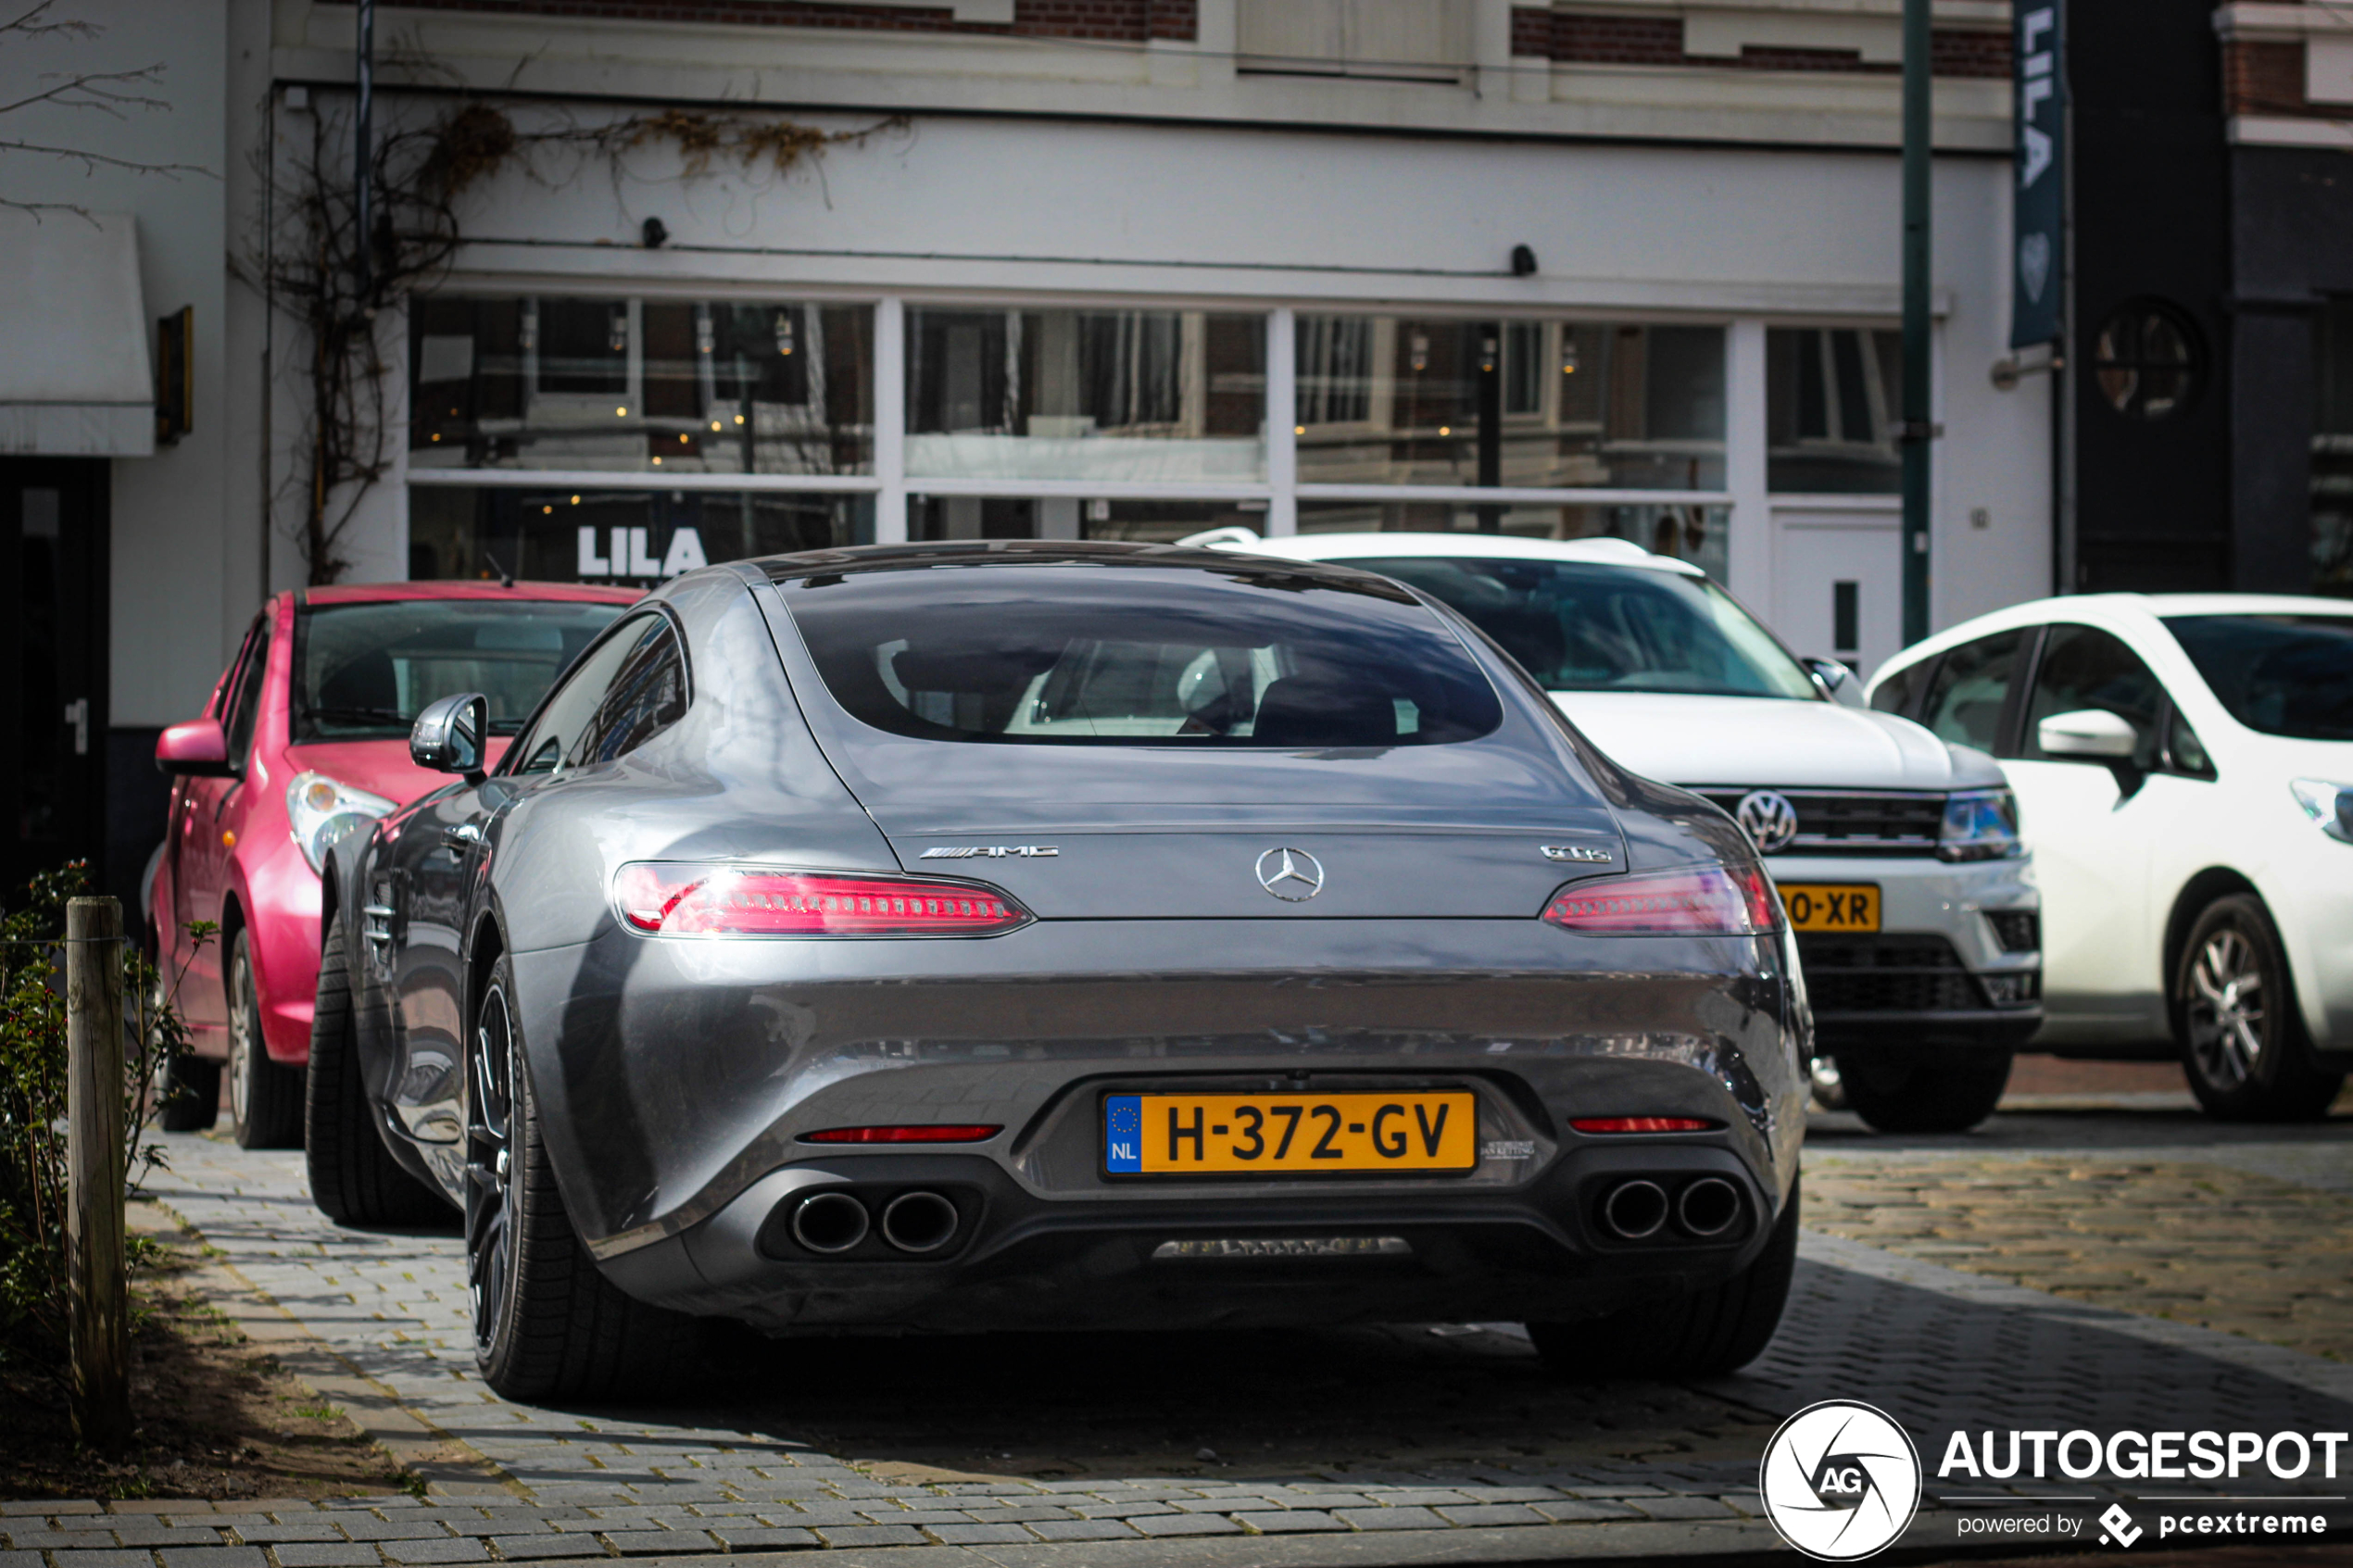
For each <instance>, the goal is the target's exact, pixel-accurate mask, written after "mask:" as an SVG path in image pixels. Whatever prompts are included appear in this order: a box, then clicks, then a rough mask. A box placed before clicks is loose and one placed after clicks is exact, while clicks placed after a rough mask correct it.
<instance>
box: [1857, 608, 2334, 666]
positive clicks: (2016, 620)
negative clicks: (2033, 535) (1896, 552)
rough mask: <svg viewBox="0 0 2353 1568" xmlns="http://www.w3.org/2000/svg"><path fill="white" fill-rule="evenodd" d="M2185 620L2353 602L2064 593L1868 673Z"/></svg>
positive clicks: (1949, 633) (1924, 645) (1957, 631)
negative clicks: (2052, 637) (2091, 631)
mask: <svg viewBox="0 0 2353 1568" xmlns="http://www.w3.org/2000/svg"><path fill="white" fill-rule="evenodd" d="M2186 615H2340V616H2353V601H2348V600H2345V599H2332V598H2322V597H2320V596H2316V595H2309V594H2064V595H2059V596H2055V597H2051V598H2042V599H2028V600H2026V601H2024V602H2023V603H2020V604H2014V605H2005V606H2004V607H2003V608H2000V609H1994V610H1988V611H1986V612H1985V613H1984V614H1983V615H1978V616H1972V617H1970V618H1969V620H1967V621H1961V622H1959V623H1957V624H1956V625H1952V626H1947V627H1946V628H1944V630H1943V631H1942V632H1939V633H1936V634H1935V635H1934V636H1931V637H1924V638H1922V639H1921V640H1920V641H1919V642H1917V643H1914V644H1913V645H1912V646H1910V647H1907V648H1905V649H1903V650H1901V651H1900V652H1897V653H1895V654H1894V655H1892V656H1891V657H1890V658H1889V659H1888V660H1887V662H1886V663H1884V664H1882V665H1881V666H1880V667H1879V669H1878V670H1877V671H1873V672H1872V675H1871V680H1870V684H1872V685H1874V686H1876V685H1877V684H1879V683H1880V681H1881V678H1882V677H1884V676H1886V675H1887V674H1889V673H1891V672H1893V671H1896V670H1902V669H1908V668H1910V667H1911V666H1912V665H1915V664H1918V663H1919V662H1920V661H1921V660H1922V659H1932V658H1934V657H1935V656H1936V655H1938V654H1940V653H1943V652H1944V650H1945V649H1947V648H1953V647H1958V646H1960V645H1961V644H1963V643H1967V642H1973V641H1975V640H1976V639H1977V638H1979V637H1982V636H1988V635H1991V634H1992V633H1995V632H2007V631H2010V630H2013V629H2015V628H2017V627H2021V626H2040V625H2042V624H2044V623H2045V622H2046V621H2083V622H2086V623H2089V624H2095V625H2109V626H2112V627H2117V628H2120V629H2122V628H2132V627H2139V628H2142V629H2147V628H2148V627H2149V624H2150V622H2152V621H2160V620H2164V619H2166V618H2168V617H2171V616H2186Z"/></svg>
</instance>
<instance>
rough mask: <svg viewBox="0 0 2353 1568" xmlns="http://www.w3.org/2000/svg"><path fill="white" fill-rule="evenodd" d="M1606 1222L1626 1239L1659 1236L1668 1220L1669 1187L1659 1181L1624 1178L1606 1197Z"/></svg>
mask: <svg viewBox="0 0 2353 1568" xmlns="http://www.w3.org/2000/svg"><path fill="white" fill-rule="evenodd" d="M1602 1223H1604V1224H1605V1225H1607V1226H1608V1227H1609V1228H1610V1232H1611V1234H1612V1235H1614V1236H1618V1237H1619V1238H1621V1239H1623V1240H1626V1241H1641V1240H1642V1239H1643V1238H1644V1237H1645V1236H1656V1235H1657V1234H1658V1232H1659V1227H1660V1226H1662V1225H1664V1224H1666V1223H1667V1189H1666V1188H1665V1187H1663V1186H1660V1185H1658V1184H1657V1183H1656V1182H1650V1181H1631V1182H1620V1183H1619V1184H1618V1185H1617V1186H1615V1187H1613V1188H1611V1189H1610V1194H1609V1196H1608V1197H1607V1198H1604V1199H1602Z"/></svg>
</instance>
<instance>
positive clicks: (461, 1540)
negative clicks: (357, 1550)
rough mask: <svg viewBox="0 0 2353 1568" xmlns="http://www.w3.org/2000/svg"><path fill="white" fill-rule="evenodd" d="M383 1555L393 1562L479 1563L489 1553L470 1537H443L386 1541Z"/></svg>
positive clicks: (480, 1543)
mask: <svg viewBox="0 0 2353 1568" xmlns="http://www.w3.org/2000/svg"><path fill="white" fill-rule="evenodd" d="M489 1555H490V1553H489V1552H488V1551H486V1550H484V1548H483V1544H482V1542H481V1541H480V1540H478V1539H476V1538H475V1537H472V1536H458V1537H448V1536H445V1537H442V1538H441V1539H439V1540H435V1541H419V1540H405V1541H386V1542H384V1556H386V1557H387V1558H390V1559H391V1560H392V1561H393V1562H481V1561H483V1560H484V1558H486V1557H488V1556H489Z"/></svg>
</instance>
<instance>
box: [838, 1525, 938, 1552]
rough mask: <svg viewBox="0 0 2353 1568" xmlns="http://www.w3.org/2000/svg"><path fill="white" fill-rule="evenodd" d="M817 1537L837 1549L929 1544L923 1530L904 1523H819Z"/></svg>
mask: <svg viewBox="0 0 2353 1568" xmlns="http://www.w3.org/2000/svg"><path fill="white" fill-rule="evenodd" d="M817 1538H818V1539H819V1540H822V1541H824V1543H825V1544H826V1545H827V1546H829V1547H832V1548H834V1549H836V1550H837V1551H838V1550H840V1549H843V1548H845V1547H858V1546H929V1545H931V1543H930V1542H929V1541H927V1540H925V1539H924V1537H923V1532H921V1531H920V1530H912V1529H909V1528H908V1527H907V1526H906V1525H904V1524H821V1525H819V1526H818V1527H817Z"/></svg>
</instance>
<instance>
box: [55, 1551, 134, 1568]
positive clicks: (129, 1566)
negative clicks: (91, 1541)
mask: <svg viewBox="0 0 2353 1568" xmlns="http://www.w3.org/2000/svg"><path fill="white" fill-rule="evenodd" d="M50 1561H51V1562H55V1563H56V1564H57V1568H155V1562H156V1559H155V1554H154V1553H153V1552H150V1551H138V1550H132V1549H128V1548H124V1547H115V1548H111V1549H107V1550H103V1551H60V1552H57V1553H56V1554H55V1555H54V1556H53V1557H52V1558H51V1559H50Z"/></svg>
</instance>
